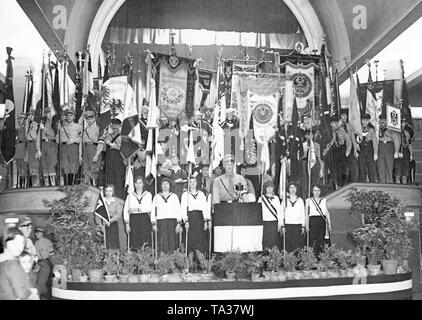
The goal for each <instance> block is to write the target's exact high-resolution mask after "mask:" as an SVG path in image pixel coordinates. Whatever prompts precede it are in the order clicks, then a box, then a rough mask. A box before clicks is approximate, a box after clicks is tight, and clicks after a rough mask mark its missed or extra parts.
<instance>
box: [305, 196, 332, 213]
mask: <svg viewBox="0 0 422 320" xmlns="http://www.w3.org/2000/svg"><path fill="white" fill-rule="evenodd" d="M310 200H311V199H307V200H306V207H305V208H306V210H308V203H310V205H309V216H310V217H320V216H321V215H320V214H319V212H318V210H317V207H316V206H315V204H314V202H313V201H310ZM315 201H317V200H315ZM317 203H318V202H317ZM319 206H320V208H321V211H322V214H323V215H324V216H326V217H328V216H329V214H330V213H329V212H328V208H327V200H326V199H325V198H322V199H320V203H319Z"/></svg>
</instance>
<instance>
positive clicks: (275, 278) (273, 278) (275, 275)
mask: <svg viewBox="0 0 422 320" xmlns="http://www.w3.org/2000/svg"><path fill="white" fill-rule="evenodd" d="M270 281H272V282H277V281H278V272H271V275H270Z"/></svg>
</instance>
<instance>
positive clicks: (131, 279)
mask: <svg viewBox="0 0 422 320" xmlns="http://www.w3.org/2000/svg"><path fill="white" fill-rule="evenodd" d="M128 282H129V283H138V282H139V279H138V277H137V276H135V275H133V274H131V275H130V276H129V279H128Z"/></svg>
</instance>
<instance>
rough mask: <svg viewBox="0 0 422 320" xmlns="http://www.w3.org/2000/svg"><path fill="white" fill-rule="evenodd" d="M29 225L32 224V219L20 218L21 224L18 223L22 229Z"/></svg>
mask: <svg viewBox="0 0 422 320" xmlns="http://www.w3.org/2000/svg"><path fill="white" fill-rule="evenodd" d="M28 224H32V219H31V218H30V217H27V216H25V217H21V218H19V223H18V227H22V226H25V225H28Z"/></svg>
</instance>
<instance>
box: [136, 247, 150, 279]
mask: <svg viewBox="0 0 422 320" xmlns="http://www.w3.org/2000/svg"><path fill="white" fill-rule="evenodd" d="M136 257H137V259H136V260H137V269H138V273H139V274H147V273H149V272H151V271H153V270H154V255H153V251H152V248H151V247H148V246H147V245H146V244H145V243H144V244H143V245H142V247H141V248H140V249H138V250H137V251H136Z"/></svg>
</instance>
